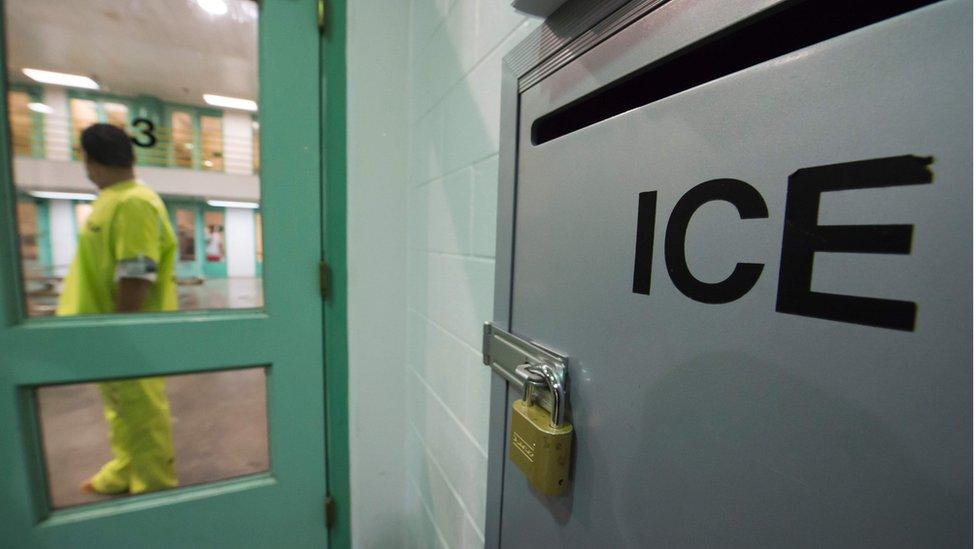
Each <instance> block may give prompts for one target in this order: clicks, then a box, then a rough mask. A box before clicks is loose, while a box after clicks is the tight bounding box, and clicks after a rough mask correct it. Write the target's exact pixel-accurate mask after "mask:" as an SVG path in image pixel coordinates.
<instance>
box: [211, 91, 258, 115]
mask: <svg viewBox="0 0 976 549" xmlns="http://www.w3.org/2000/svg"><path fill="white" fill-rule="evenodd" d="M203 100H204V101H206V102H207V104H208V105H213V106H214V107H224V108H225V109H240V110H242V111H251V112H254V111H257V110H258V104H257V103H255V102H254V101H251V100H250V99H239V98H237V97H227V96H224V95H213V94H209V93H205V94H203Z"/></svg>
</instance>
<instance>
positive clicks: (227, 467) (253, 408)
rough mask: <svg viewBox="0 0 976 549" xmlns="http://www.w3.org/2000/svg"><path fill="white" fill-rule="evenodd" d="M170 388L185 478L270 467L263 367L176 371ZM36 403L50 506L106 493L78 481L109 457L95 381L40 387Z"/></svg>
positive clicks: (201, 479)
mask: <svg viewBox="0 0 976 549" xmlns="http://www.w3.org/2000/svg"><path fill="white" fill-rule="evenodd" d="M167 394H168V396H169V400H170V408H171V413H172V417H173V445H174V447H175V451H176V474H177V477H178V478H179V481H180V485H181V486H188V485H191V484H201V483H205V482H212V481H215V480H221V479H227V478H232V477H237V476H241V475H248V474H253V473H258V472H261V471H266V470H268V464H269V458H268V420H267V417H268V416H267V402H266V395H265V373H264V369H263V368H250V369H246V370H234V371H225V372H210V373H204V374H190V375H180V376H171V377H169V378H168V383H167ZM38 407H39V409H40V414H39V415H40V421H41V431H42V438H43V442H44V457H45V463H46V465H47V475H48V493H49V495H50V498H51V502H52V506H53V507H55V508H59V507H67V506H71V505H79V504H82V503H89V502H93V501H101V500H104V499H108V498H109V496H101V495H96V494H90V493H87V492H84V491H82V490H81V489H80V486H81V484H82V483H83V482H84V481H85V480H86V479H88V478H89V477H90V476H91V475H93V474H94V473H95V472H97V471H98V469H99V468H100V467H101V466H102V464H103V463H105V462H106V461H108V460H109V459H111V452H110V450H109V443H108V431H107V428H106V425H105V419H104V417H103V416H102V402H101V396H100V395H99V392H98V388H97V387H96V386H95V384H93V383H85V384H79V385H63V386H55V387H44V388H41V389H40V390H38ZM116 497H118V496H116Z"/></svg>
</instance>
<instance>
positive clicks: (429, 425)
mask: <svg viewBox="0 0 976 549" xmlns="http://www.w3.org/2000/svg"><path fill="white" fill-rule="evenodd" d="M510 4H511V3H510V2H509V1H507V0H413V1H412V2H411V14H410V36H409V41H410V45H409V51H410V64H409V130H408V133H409V143H410V149H409V155H408V156H409V172H408V173H409V180H408V182H407V188H408V190H407V208H406V210H407V226H408V231H407V239H406V243H405V244H406V246H407V278H406V284H405V286H406V287H405V293H406V296H407V304H406V335H407V344H406V350H407V355H406V360H405V363H404V368H405V375H404V383H405V385H404V389H405V391H406V397H407V410H406V430H405V437H406V440H405V450H406V461H405V464H406V477H407V483H406V494H405V504H406V511H407V521H406V524H407V525H408V528H409V531H408V532H407V536H406V540H407V541H409V545H411V546H415V547H482V546H483V544H484V522H485V489H486V485H485V484H486V475H487V453H486V451H487V438H488V436H487V435H488V406H489V396H488V395H489V380H490V377H489V371H488V369H487V368H485V366H483V365H482V364H481V354H480V353H481V351H480V347H481V325H482V322H484V321H485V320H489V319H490V317H491V311H492V288H493V281H494V270H495V264H494V255H495V209H496V204H495V202H496V189H497V180H498V139H499V136H498V125H499V107H500V76H501V60H502V57H503V56H504V54H505V53H507V52H508V51H509V50H510V49H511V48H512V47H513V46H514V45H515V44H517V43H518V42H519V41H520V40H521V39H523V38H524V37H525V36H526V35H527V34H528V33H529V32H530V31H531V30H532V29H533V28H534V27H535V26H536V25H537V24H538V21H536V20H528V19H526V17H525V16H523V15H521V14H518V13H516V12H515V11H514V10H513V9H512V8H511V6H510Z"/></svg>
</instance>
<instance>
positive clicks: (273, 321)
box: [0, 0, 327, 548]
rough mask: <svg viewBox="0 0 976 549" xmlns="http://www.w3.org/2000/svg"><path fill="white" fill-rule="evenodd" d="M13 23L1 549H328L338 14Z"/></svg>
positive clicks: (92, 9) (293, 11)
mask: <svg viewBox="0 0 976 549" xmlns="http://www.w3.org/2000/svg"><path fill="white" fill-rule="evenodd" d="M69 4H70V5H69ZM2 7H3V29H4V35H3V36H4V43H3V56H2V57H3V60H4V64H5V66H4V70H3V71H0V74H3V76H2V77H0V78H2V79H3V87H4V89H5V91H6V92H9V93H11V94H14V93H16V92H21V93H22V95H21V96H17V97H19V98H22V97H29V100H26V101H19V100H18V101H14V100H10V101H5V102H4V105H5V106H6V108H4V109H0V114H2V118H0V121H2V123H3V126H4V130H3V132H2V133H0V135H2V137H0V145H2V146H0V150H2V153H0V154H2V162H0V166H2V180H3V181H2V189H0V206H2V208H0V233H2V235H3V238H2V239H0V256H2V260H0V287H2V291H0V305H2V307H0V422H2V423H3V425H4V426H5V427H4V428H3V429H0V440H2V441H0V463H2V464H3V465H2V470H3V474H2V475H0V492H2V494H3V497H2V503H0V510H2V511H0V514H2V515H3V517H4V520H3V525H2V526H0V530H2V534H0V539H2V541H0V545H3V546H4V547H11V548H14V547H17V548H20V547H324V546H326V542H327V538H326V525H325V519H324V517H323V502H324V500H325V496H326V493H327V491H326V463H325V456H326V447H325V425H324V418H325V410H324V387H323V343H322V341H323V325H322V300H321V295H320V288H319V277H318V263H319V259H320V254H321V251H322V246H321V241H322V237H321V233H320V230H319V227H320V218H321V215H320V213H321V211H320V210H321V204H322V201H321V198H322V197H321V193H320V147H319V143H320V139H319V136H320V124H319V120H320V117H319V116H318V113H319V112H320V95H319V82H320V78H319V76H320V73H319V70H320V65H319V58H320V54H319V52H320V34H319V30H318V28H317V25H316V3H315V2H314V0H299V1H289V2H279V1H274V2H254V1H251V0H208V1H204V0H185V1H182V0H181V1H175V2H174V1H162V0H142V1H136V2H110V1H103V0H82V1H79V2H71V3H66V2H61V1H54V0H44V1H39V2H35V1H33V0H31V1H25V0H4V2H3V3H2ZM25 91H26V94H24V93H23V92H25ZM11 97H13V96H11ZM259 114H260V133H259V132H258V124H259V123H258V115H259ZM98 123H101V124H103V125H102V126H97V125H94V124H98ZM259 135H260V138H261V139H264V140H265V143H263V144H262V145H261V146H260V148H259V147H258V144H257V142H256V140H257V139H258V136H259ZM12 142H14V143H18V144H19V145H18V146H17V147H14V146H12V145H11V143H12ZM258 150H260V151H261V152H260V154H261V155H262V158H261V161H260V162H258V159H257V157H256V155H257V151H258ZM133 171H134V173H133ZM126 174H128V175H126ZM258 211H260V214H258V213H257V212H258ZM219 262H226V263H227V264H228V267H227V268H226V269H223V270H222V271H220V270H214V271H210V270H207V269H205V268H204V267H205V266H206V265H208V264H211V263H219ZM132 286H135V287H137V288H143V289H142V290H138V289H137V290H135V294H133V293H131V292H132V291H133V290H132ZM139 291H142V292H143V293H142V294H139ZM133 296H134V297H133ZM129 310H135V311H138V312H127V311H129Z"/></svg>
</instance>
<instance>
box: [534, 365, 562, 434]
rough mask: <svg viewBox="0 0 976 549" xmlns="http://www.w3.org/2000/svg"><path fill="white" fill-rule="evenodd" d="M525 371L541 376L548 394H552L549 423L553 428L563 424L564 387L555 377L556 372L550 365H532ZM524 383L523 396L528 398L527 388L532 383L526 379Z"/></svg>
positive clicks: (557, 377)
mask: <svg viewBox="0 0 976 549" xmlns="http://www.w3.org/2000/svg"><path fill="white" fill-rule="evenodd" d="M526 370H527V371H529V372H531V373H533V374H536V375H538V376H541V377H542V379H543V380H544V381H545V382H546V385H547V386H548V387H549V392H550V393H552V413H551V415H550V416H549V423H551V424H552V426H553V427H559V426H560V425H562V424H563V420H564V419H565V416H566V398H565V395H566V387H565V386H563V383H562V380H561V379H559V376H557V375H556V370H555V368H553V367H552V365H551V364H546V363H542V364H533V365H532V366H529V367H528V368H526ZM525 383H526V384H525V387H526V390H525V396H528V393H529V391H528V386H529V385H530V384H531V383H532V380H529V379H527V380H526V381H525Z"/></svg>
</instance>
